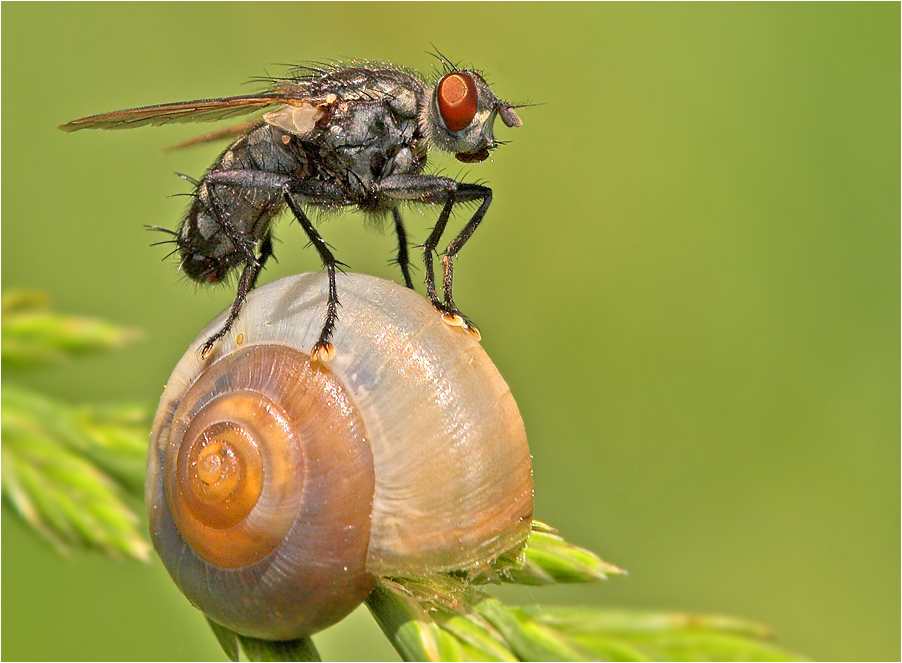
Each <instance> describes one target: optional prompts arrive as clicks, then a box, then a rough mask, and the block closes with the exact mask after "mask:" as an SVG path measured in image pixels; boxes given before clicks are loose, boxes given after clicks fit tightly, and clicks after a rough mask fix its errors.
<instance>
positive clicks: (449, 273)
mask: <svg viewBox="0 0 902 663" xmlns="http://www.w3.org/2000/svg"><path fill="white" fill-rule="evenodd" d="M464 187H477V188H478V189H483V190H484V191H483V192H476V193H481V194H482V196H481V197H482V203H481V204H480V205H479V208H478V209H477V210H476V213H475V214H474V215H473V216H472V218H471V219H470V220H469V221H468V222H467V225H465V226H464V227H463V229H462V230H461V231H460V233H459V234H458V235H457V237H455V238H454V241H452V242H451V243H450V244H448V246H447V248H446V249H445V255H444V256H443V257H442V265H443V266H444V268H445V278H444V279H443V280H442V286H443V289H444V291H445V317H446V319H447V317H448V315H449V314H450V315H451V316H452V318H453V316H454V314H457V315H458V316H460V318H462V326H463V327H464V328H465V329H467V331H470V332H472V333H473V335H474V336H476V338H477V339H478V338H479V336H480V334H479V330H478V329H477V328H476V327H475V326H474V325H473V323H472V322H470V320H468V319H467V317H466V316H464V315H462V314H461V313H460V311H458V310H457V306H456V305H455V304H454V296H453V294H452V292H451V286H452V282H453V276H454V258H455V256H457V254H458V252H460V250H461V249H462V248H463V245H464V244H466V243H467V240H468V239H470V237H472V236H473V233H474V232H475V231H476V228H477V227H478V226H479V224H480V222H481V221H482V219H483V217H484V216H485V213H486V210H488V209H489V205H491V204H492V190H491V189H488V188H487V187H482V186H478V185H475V184H462V185H461V188H460V189H458V191H457V193H460V191H461V189H462V188H464ZM456 198H457V195H455V199H456ZM473 199H478V198H476V197H475V196H474V198H470V200H473ZM454 321H456V319H454Z"/></svg>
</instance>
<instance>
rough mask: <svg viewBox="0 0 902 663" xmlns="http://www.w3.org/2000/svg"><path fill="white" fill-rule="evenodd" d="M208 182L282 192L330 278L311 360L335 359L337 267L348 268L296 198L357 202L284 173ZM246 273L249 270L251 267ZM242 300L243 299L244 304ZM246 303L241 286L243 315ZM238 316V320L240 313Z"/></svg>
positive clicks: (229, 174)
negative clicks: (324, 239)
mask: <svg viewBox="0 0 902 663" xmlns="http://www.w3.org/2000/svg"><path fill="white" fill-rule="evenodd" d="M204 179H205V181H206V182H208V183H212V184H221V185H226V186H236V187H244V188H255V189H265V190H267V191H278V192H280V193H281V194H282V198H283V199H284V201H285V203H286V204H287V205H288V207H289V209H291V211H292V213H293V214H294V216H295V218H296V219H297V220H298V223H300V224H301V227H302V228H303V229H304V232H305V233H307V237H308V238H309V239H310V243H311V244H313V246H314V247H315V248H316V250H317V253H319V256H320V259H321V260H322V261H323V265H324V266H325V268H326V271H327V272H328V275H329V296H328V300H327V304H326V321H325V323H324V324H323V328H322V331H321V332H320V335H319V339H318V340H317V342H316V344H315V345H314V346H313V350H312V351H311V352H310V358H311V359H313V360H314V361H324V362H325V361H329V360H331V359H332V358H333V357H335V346H334V345H332V343H331V341H330V339H331V338H332V333H333V332H334V331H335V323H336V322H337V321H338V307H339V302H338V288H337V287H336V284H335V271H336V268H337V267H345V266H346V265H344V264H343V263H340V262H338V261H337V260H336V259H335V256H333V255H332V252H331V251H330V250H329V247H328V245H327V244H326V243H325V241H323V238H322V237H320V235H319V233H318V232H316V229H315V228H314V227H313V224H312V223H310V220H309V219H308V218H307V215H306V214H304V211H303V210H302V209H301V208H300V206H299V205H298V204H297V202H296V201H295V200H294V197H293V196H294V195H299V196H301V197H302V198H303V199H304V200H305V201H307V202H311V203H314V204H317V203H319V204H323V205H335V204H339V205H350V204H353V203H355V202H357V201H355V200H345V199H344V198H343V191H341V190H340V188H337V187H336V186H335V185H334V183H330V182H298V181H295V180H292V178H290V177H288V176H286V175H283V174H281V173H270V172H267V171H262V170H223V171H218V172H215V173H209V174H208V175H207V176H206V177H205V178H204ZM230 237H231V236H230ZM271 249H272V245H271V244H270V253H271ZM267 257H268V256H267ZM245 270H246V271H247V267H246V268H245ZM257 273H259V269H258V270H257ZM256 279H257V275H256V274H250V275H249V276H248V283H249V284H250V285H253V283H254V282H256ZM243 280H244V273H242V281H243ZM245 296H246V294H245ZM239 299H240V300H241V301H240V303H239ZM243 302H244V300H243V298H241V297H240V284H239V298H237V299H236V300H235V303H236V305H237V310H238V311H239V312H240V309H241V304H243ZM235 317H237V313H236V316H235ZM226 331H228V330H226ZM223 333H225V332H223ZM213 342H215V339H213Z"/></svg>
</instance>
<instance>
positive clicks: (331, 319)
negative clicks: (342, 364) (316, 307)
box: [284, 190, 347, 362]
mask: <svg viewBox="0 0 902 663" xmlns="http://www.w3.org/2000/svg"><path fill="white" fill-rule="evenodd" d="M284 196H285V202H286V203H287V204H288V207H289V208H290V209H291V211H292V213H293V214H294V216H295V218H296V219H297V220H298V223H300V224H301V227H302V228H303V229H304V232H305V233H307V237H309V238H310V243H311V244H313V247H314V248H315V249H316V251H317V253H319V257H320V260H322V261H323V266H324V267H325V268H326V271H327V272H328V273H329V298H328V301H327V303H326V321H325V323H324V324H323V328H322V331H321V332H320V334H319V340H318V341H317V342H316V345H314V346H313V350H312V351H311V352H310V359H312V360H313V361H321V362H326V361H331V360H332V359H333V358H334V357H335V346H334V345H332V343H331V341H330V339H331V338H332V333H333V332H334V331H335V323H336V322H338V307H339V305H340V304H339V302H338V288H337V287H336V285H335V268H336V267H337V266H339V265H341V266H343V267H346V266H347V265H344V264H343V263H340V262H338V261H337V260H336V259H335V256H333V255H332V252H331V251H330V250H329V247H328V245H327V244H326V242H325V241H323V238H322V237H320V234H319V233H318V232H316V228H314V227H313V224H312V223H310V219H308V218H307V215H306V214H304V210H302V209H301V208H300V206H299V205H298V204H297V203H296V202H295V201H294V199H293V198H292V195H291V193H290V192H289V191H287V190H286V191H285V194H284Z"/></svg>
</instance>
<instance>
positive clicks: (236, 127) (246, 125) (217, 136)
mask: <svg viewBox="0 0 902 663" xmlns="http://www.w3.org/2000/svg"><path fill="white" fill-rule="evenodd" d="M258 124H260V118H256V119H253V120H248V121H247V122H242V123H241V124H233V125H231V126H228V127H223V128H222V129H216V130H214V131H211V132H209V133H205V134H202V135H200V136H195V137H194V138H189V139H188V140H183V141H182V142H181V143H176V144H175V145H170V146H169V147H167V148H164V151H165V152H174V151H175V150H183V149H185V148H186V147H194V146H195V145H205V144H206V143H214V142H216V141H219V140H231V139H233V138H237V137H238V136H240V135H242V134H245V133H247V132H248V131H250V130H251V129H253V128H254V127H256V126H257V125H258Z"/></svg>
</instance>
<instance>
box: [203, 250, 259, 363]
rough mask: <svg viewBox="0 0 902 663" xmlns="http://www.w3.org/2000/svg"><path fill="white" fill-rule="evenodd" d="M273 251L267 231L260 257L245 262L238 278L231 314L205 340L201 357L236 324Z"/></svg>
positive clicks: (204, 356)
mask: <svg viewBox="0 0 902 663" xmlns="http://www.w3.org/2000/svg"><path fill="white" fill-rule="evenodd" d="M272 251H273V247H272V235H271V234H270V233H267V234H266V236H265V237H264V238H263V241H262V242H261V243H260V257H259V258H256V259H255V260H254V261H253V262H251V261H248V262H246V263H245V264H244V269H243V270H242V271H241V278H240V279H238V292H237V293H236V294H235V301H233V302H232V307H231V308H230V309H229V316H228V317H227V318H226V321H225V322H224V323H223V325H222V327H220V328H219V330H217V332H216V333H215V334H213V335H212V336H211V337H210V338H208V339H207V340H206V341H205V342H204V347H203V348H201V351H200V355H201V357H203V358H205V359H206V357H207V355H208V354H210V350H212V349H213V346H214V345H216V342H217V341H218V340H219V339H221V338H222V337H223V336H225V335H226V334H228V333H229V331H231V329H232V325H234V324H235V321H236V320H238V316H239V315H240V314H241V309H242V307H243V306H244V302H245V300H247V295H248V293H249V292H250V291H251V290H253V289H254V286H255V285H257V277H258V276H260V272H261V271H263V267H264V266H265V265H266V261H267V260H269V258H270V257H271V256H272Z"/></svg>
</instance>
